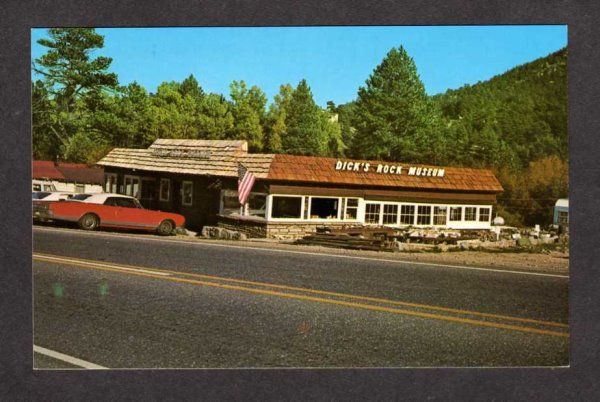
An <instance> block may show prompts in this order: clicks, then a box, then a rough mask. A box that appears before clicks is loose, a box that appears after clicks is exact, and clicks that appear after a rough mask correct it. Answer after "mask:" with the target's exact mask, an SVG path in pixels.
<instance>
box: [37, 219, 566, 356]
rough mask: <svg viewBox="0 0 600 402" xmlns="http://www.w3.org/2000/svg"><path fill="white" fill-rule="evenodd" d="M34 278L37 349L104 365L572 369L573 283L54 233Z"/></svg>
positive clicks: (41, 245)
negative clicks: (570, 289)
mask: <svg viewBox="0 0 600 402" xmlns="http://www.w3.org/2000/svg"><path fill="white" fill-rule="evenodd" d="M299 250H301V248H299ZM33 274H34V343H35V344H36V345H37V346H39V347H42V348H46V349H47V350H51V351H56V352H59V353H62V354H64V355H67V356H72V357H74V358H77V359H81V360H83V361H85V362H90V364H94V365H98V366H102V367H108V368H213V367H223V368H225V367H440V366H443V367H448V366H451V367H465V366H467V367H480V366H490V367H491V366H494V367H497V366H565V365H568V363H569V353H568V351H569V349H568V346H569V337H568V278H561V277H555V276H543V275H535V276H534V275H525V274H519V273H514V272H513V273H510V272H498V271H494V270H489V271H485V270H476V271H475V270H467V269H460V268H459V267H449V266H448V267H444V266H440V265H431V266H429V265H424V264H418V265H417V264H411V263H402V262H393V261H379V260H377V259H368V260H367V259H356V258H344V257H340V256H332V255H327V254H314V253H289V252H285V251H281V250H268V249H260V248H247V247H239V246H236V245H235V244H234V243H232V244H231V245H223V244H216V243H210V242H177V241H172V238H167V239H163V238H159V237H157V236H152V235H140V236H129V235H126V236H121V235H115V234H111V233H102V232H94V233H88V232H83V231H80V230H75V229H73V230H71V229H58V230H56V229H52V228H49V227H34V262H33ZM35 356H36V359H35V361H34V365H35V367H37V368H56V367H55V366H60V363H58V362H57V360H60V359H53V358H51V357H49V356H47V355H44V356H41V355H39V354H38V353H36V354H35ZM65 364H67V363H66V362H65Z"/></svg>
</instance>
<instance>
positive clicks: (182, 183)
mask: <svg viewBox="0 0 600 402" xmlns="http://www.w3.org/2000/svg"><path fill="white" fill-rule="evenodd" d="M186 184H189V185H190V186H191V188H192V191H191V192H190V202H189V203H188V202H185V191H183V188H184V187H185V186H186ZM181 205H185V206H186V207H191V206H192V205H194V182H193V181H191V180H182V181H181Z"/></svg>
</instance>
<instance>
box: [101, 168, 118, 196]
mask: <svg viewBox="0 0 600 402" xmlns="http://www.w3.org/2000/svg"><path fill="white" fill-rule="evenodd" d="M109 177H112V179H113V187H111V188H106V185H107V184H108V178H109ZM117 180H118V175H117V174H116V173H104V192H106V193H116V192H117V189H118V186H117ZM113 188H114V191H113Z"/></svg>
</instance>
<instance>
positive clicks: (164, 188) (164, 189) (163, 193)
mask: <svg viewBox="0 0 600 402" xmlns="http://www.w3.org/2000/svg"><path fill="white" fill-rule="evenodd" d="M159 198H160V200H161V201H169V199H170V198H171V179H160V194H159Z"/></svg>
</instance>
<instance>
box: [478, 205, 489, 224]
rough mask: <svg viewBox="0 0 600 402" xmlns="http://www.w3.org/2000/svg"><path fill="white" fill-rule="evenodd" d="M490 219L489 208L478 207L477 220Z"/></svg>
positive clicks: (484, 220)
mask: <svg viewBox="0 0 600 402" xmlns="http://www.w3.org/2000/svg"><path fill="white" fill-rule="evenodd" d="M489 221H490V209H489V208H479V222H489Z"/></svg>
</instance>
